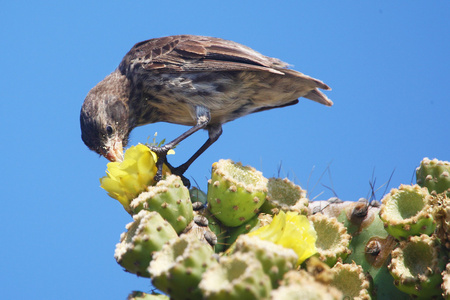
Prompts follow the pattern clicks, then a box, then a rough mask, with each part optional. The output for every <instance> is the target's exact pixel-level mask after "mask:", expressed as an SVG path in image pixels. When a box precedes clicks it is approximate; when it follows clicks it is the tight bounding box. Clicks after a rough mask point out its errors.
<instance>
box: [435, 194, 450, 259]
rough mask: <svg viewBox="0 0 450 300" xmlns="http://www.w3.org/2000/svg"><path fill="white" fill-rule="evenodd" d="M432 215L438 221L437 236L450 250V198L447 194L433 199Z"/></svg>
mask: <svg viewBox="0 0 450 300" xmlns="http://www.w3.org/2000/svg"><path fill="white" fill-rule="evenodd" d="M431 205H432V207H433V211H432V215H433V216H434V218H435V219H436V222H437V228H436V236H437V237H438V238H439V239H440V241H441V243H442V245H443V246H444V247H446V248H447V249H448V250H450V198H448V196H447V194H446V193H441V194H438V195H436V196H434V197H432V199H431Z"/></svg>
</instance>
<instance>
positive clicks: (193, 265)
mask: <svg viewBox="0 0 450 300" xmlns="http://www.w3.org/2000/svg"><path fill="white" fill-rule="evenodd" d="M213 253H214V252H213V250H212V248H211V247H210V246H209V245H208V244H206V243H204V242H201V241H199V240H198V239H197V238H196V237H194V236H189V235H181V236H180V237H179V238H176V239H174V240H171V241H170V242H169V243H168V244H166V245H164V246H163V248H162V249H161V251H159V252H157V253H155V254H154V257H153V260H152V261H151V262H150V266H149V267H148V271H149V273H150V275H151V278H152V283H153V285H154V286H155V287H156V288H158V289H160V290H161V291H163V292H165V293H168V294H170V296H171V299H201V298H202V295H201V292H200V290H199V288H198V284H199V282H200V279H201V277H202V274H203V273H204V272H205V270H206V269H208V267H210V266H211V265H213V264H214V263H216V261H215V260H214V257H213Z"/></svg>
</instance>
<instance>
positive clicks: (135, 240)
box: [114, 211, 178, 277]
mask: <svg viewBox="0 0 450 300" xmlns="http://www.w3.org/2000/svg"><path fill="white" fill-rule="evenodd" d="M133 219H134V222H132V223H129V224H128V225H127V226H126V229H127V230H128V231H127V232H125V233H123V234H122V235H121V236H120V243H119V244H117V245H116V251H115V254H114V257H115V258H116V260H117V262H118V263H119V264H120V265H121V266H122V267H124V268H125V270H127V271H128V272H130V273H134V274H136V275H138V276H142V277H150V274H149V273H148V272H147V267H148V264H149V263H150V260H151V258H152V254H153V252H155V251H159V250H160V249H161V248H162V246H163V245H164V244H165V243H166V242H167V241H169V240H171V239H175V238H177V237H178V235H177V233H176V232H175V230H174V229H173V227H172V226H171V225H170V224H169V223H168V222H167V221H165V220H164V219H163V218H162V217H161V215H160V214H159V213H157V212H148V211H141V212H140V213H138V214H137V215H134V216H133Z"/></svg>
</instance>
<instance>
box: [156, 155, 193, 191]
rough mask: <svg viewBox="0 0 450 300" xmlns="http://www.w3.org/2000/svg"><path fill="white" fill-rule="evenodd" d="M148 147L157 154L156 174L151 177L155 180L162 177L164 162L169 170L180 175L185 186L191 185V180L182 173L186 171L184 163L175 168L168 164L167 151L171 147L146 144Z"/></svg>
mask: <svg viewBox="0 0 450 300" xmlns="http://www.w3.org/2000/svg"><path fill="white" fill-rule="evenodd" d="M148 147H149V148H150V150H151V151H153V152H155V153H156V155H157V156H158V160H157V161H156V168H157V171H156V175H155V177H153V178H154V179H155V181H156V182H158V181H160V180H161V179H162V170H163V166H164V164H166V165H167V167H168V168H169V169H170V172H171V173H172V174H174V175H177V176H180V177H181V181H182V182H183V184H184V186H185V187H187V188H190V186H191V182H190V181H189V179H187V178H186V177H185V176H184V175H183V174H184V172H185V171H186V168H185V167H184V165H181V166H179V167H177V168H174V167H173V166H172V165H171V164H169V162H168V161H167V152H169V151H170V150H171V149H172V148H170V147H166V146H161V147H156V146H148Z"/></svg>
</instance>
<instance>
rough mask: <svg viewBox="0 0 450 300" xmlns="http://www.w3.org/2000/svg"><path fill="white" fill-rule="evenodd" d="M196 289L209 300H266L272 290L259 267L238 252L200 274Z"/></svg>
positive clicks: (249, 256)
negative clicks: (200, 277) (198, 288)
mask: <svg viewBox="0 0 450 300" xmlns="http://www.w3.org/2000/svg"><path fill="white" fill-rule="evenodd" d="M199 287H200V290H201V291H202V292H203V295H204V297H205V298H206V299H211V300H233V299H236V300H240V299H246V300H247V299H248V300H251V299H255V300H256V299H267V298H268V296H269V293H270V291H271V289H272V287H271V283H270V278H269V277H268V275H266V274H265V273H264V270H263V267H262V265H261V263H260V262H259V261H258V260H257V259H256V258H255V257H254V256H253V255H251V254H250V253H240V252H236V253H234V254H233V255H231V256H225V257H221V258H220V261H219V264H215V265H213V266H212V267H210V268H209V269H208V270H207V271H206V272H205V273H204V274H203V278H202V281H201V282H200V285H199Z"/></svg>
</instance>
